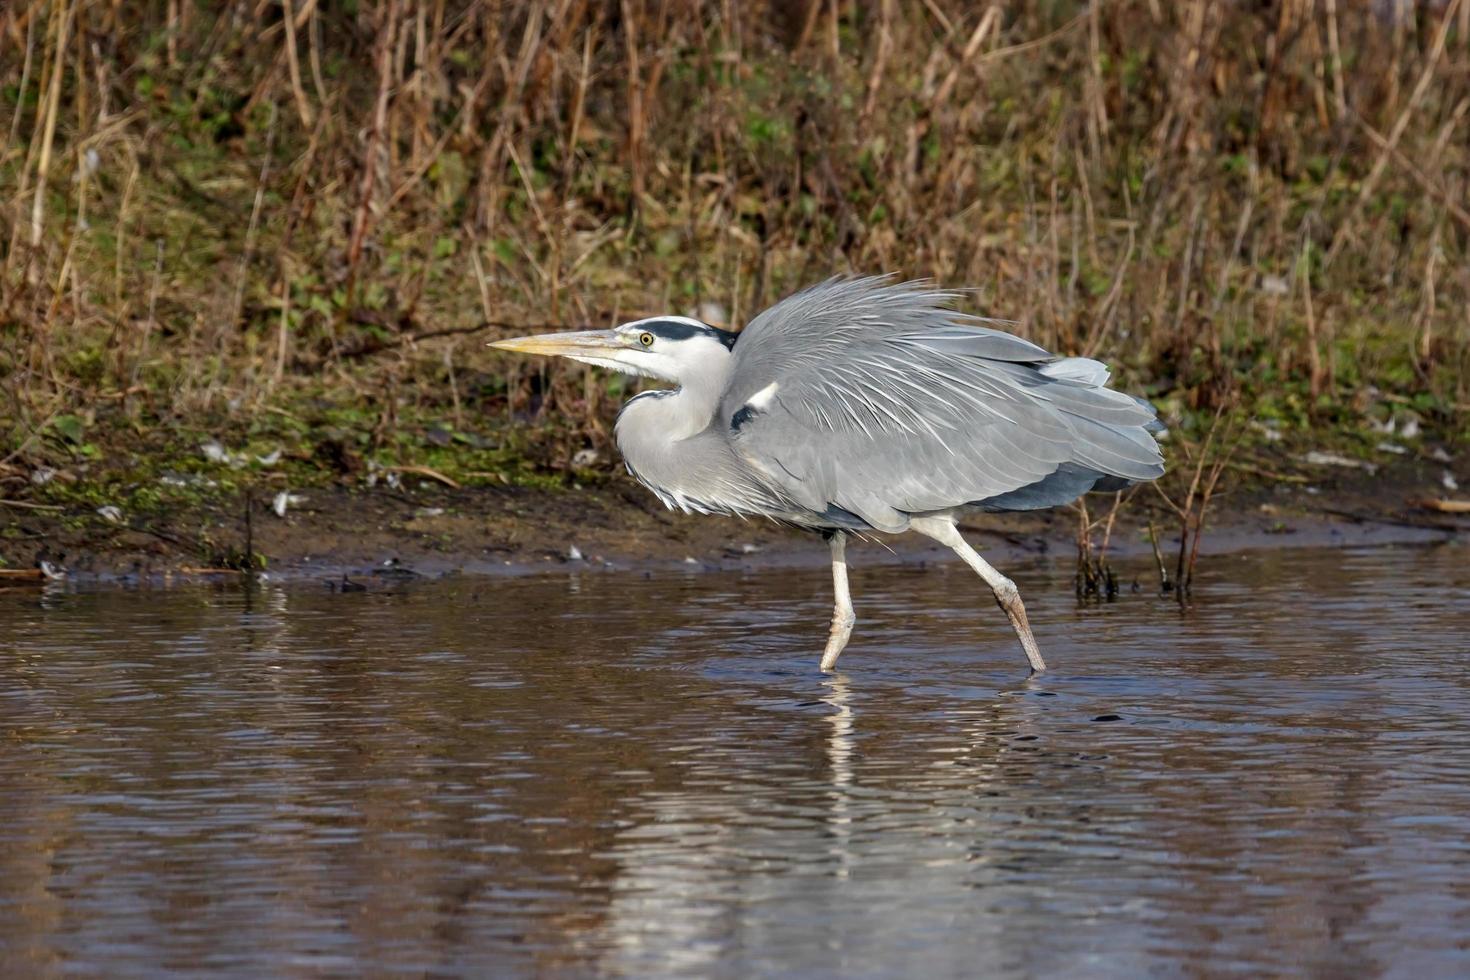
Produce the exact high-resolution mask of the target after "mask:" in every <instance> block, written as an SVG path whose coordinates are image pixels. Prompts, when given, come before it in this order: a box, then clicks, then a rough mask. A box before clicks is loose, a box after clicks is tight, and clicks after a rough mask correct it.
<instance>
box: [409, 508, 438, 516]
mask: <svg viewBox="0 0 1470 980" xmlns="http://www.w3.org/2000/svg"><path fill="white" fill-rule="evenodd" d="M413 516H414V517H443V516H444V508H443V507H420V508H419V509H418V510H416V511H414V512H413Z"/></svg>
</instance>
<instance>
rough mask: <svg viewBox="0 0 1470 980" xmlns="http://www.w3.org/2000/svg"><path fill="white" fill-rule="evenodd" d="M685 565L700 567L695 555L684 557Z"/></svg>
mask: <svg viewBox="0 0 1470 980" xmlns="http://www.w3.org/2000/svg"><path fill="white" fill-rule="evenodd" d="M684 564H686V565H698V564H699V562H697V561H695V560H694V556H693V555H685V556H684Z"/></svg>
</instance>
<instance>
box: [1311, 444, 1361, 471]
mask: <svg viewBox="0 0 1470 980" xmlns="http://www.w3.org/2000/svg"><path fill="white" fill-rule="evenodd" d="M1302 462H1304V463H1307V464H1308V465H1310V466H1342V467H1346V468H1348V469H1354V470H1367V471H1368V472H1369V473H1377V472H1378V466H1377V465H1376V464H1374V463H1369V462H1366V461H1364V460H1361V459H1349V458H1348V457H1346V456H1342V455H1339V454H1337V453H1322V452H1318V451H1317V450H1315V449H1314V450H1312V451H1311V452H1309V453H1307V454H1306V455H1305V456H1303V457H1302Z"/></svg>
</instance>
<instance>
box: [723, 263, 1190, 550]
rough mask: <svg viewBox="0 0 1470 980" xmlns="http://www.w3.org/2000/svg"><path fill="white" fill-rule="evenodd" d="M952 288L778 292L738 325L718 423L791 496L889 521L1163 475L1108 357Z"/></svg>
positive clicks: (1144, 410)
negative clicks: (1049, 341) (1094, 357)
mask: <svg viewBox="0 0 1470 980" xmlns="http://www.w3.org/2000/svg"><path fill="white" fill-rule="evenodd" d="M953 299H954V295H953V294H951V293H946V292H943V291H940V290H936V289H933V288H931V287H929V286H927V285H925V284H922V283H891V282H889V281H888V280H886V279H881V278H867V279H846V280H831V281H828V282H826V283H822V284H820V285H818V286H814V287H812V288H811V289H808V290H805V291H803V292H800V293H797V294H796V295H794V296H792V297H789V298H788V299H786V300H783V301H782V302H780V303H778V304H777V305H776V306H773V307H771V308H770V309H768V310H766V311H765V312H764V313H762V314H761V315H760V316H758V317H756V319H755V320H754V321H752V322H751V324H750V325H749V326H747V327H746V328H745V330H744V331H743V332H742V333H741V335H740V339H739V340H738V341H737V342H736V344H735V346H734V349H733V352H732V353H733V363H732V370H731V374H730V380H729V382H728V385H727V387H726V390H725V392H724V394H723V396H722V398H721V402H720V408H719V412H718V413H717V415H716V419H715V423H714V424H716V425H724V426H726V427H727V431H728V438H729V440H730V442H731V445H732V447H733V448H734V450H735V451H736V452H737V453H738V454H739V455H740V456H741V457H742V458H744V459H745V460H746V461H747V462H748V463H750V464H751V465H752V466H753V467H754V468H755V469H756V471H757V472H759V473H761V474H762V475H763V476H764V477H765V478H766V479H768V480H770V481H772V482H773V484H774V485H775V486H776V489H778V490H779V492H780V493H782V494H784V495H785V496H786V497H787V498H788V499H791V500H794V501H796V502H797V503H799V504H800V505H801V506H803V507H806V508H808V509H810V510H812V511H814V512H817V513H823V512H827V511H829V510H830V509H831V508H839V509H841V510H844V511H848V512H851V513H852V514H856V515H858V516H859V517H860V518H862V519H863V520H864V521H866V522H868V523H869V524H871V525H872V526H873V527H876V528H879V529H882V530H901V529H903V528H904V527H906V526H907V520H908V515H910V514H914V513H922V512H927V511H939V510H946V509H950V508H954V507H960V506H965V505H977V506H982V507H983V506H986V505H987V501H990V502H993V506H995V507H997V508H1002V507H1016V508H1024V507H1033V506H1051V505H1054V504H1055V503H1062V502H1066V501H1067V500H1071V499H1074V498H1075V497H1076V496H1077V495H1079V494H1080V493H1082V492H1085V491H1086V490H1088V489H1091V488H1092V486H1093V485H1094V484H1095V483H1096V482H1097V481H1099V480H1112V482H1118V481H1124V482H1126V481H1138V480H1150V479H1154V478H1156V477H1157V476H1159V475H1160V474H1161V473H1162V472H1163V459H1162V456H1161V455H1160V453H1159V449H1158V445H1157V443H1156V442H1155V441H1154V439H1153V437H1152V436H1151V435H1150V434H1149V431H1148V427H1149V426H1151V425H1156V424H1157V422H1156V416H1155V413H1154V411H1153V409H1152V408H1151V407H1150V406H1148V405H1147V404H1146V403H1144V402H1141V401H1139V400H1137V399H1134V398H1132V397H1131V396H1129V395H1126V394H1124V393H1122V392H1117V391H1113V390H1111V389H1109V388H1107V387H1105V383H1106V380H1107V369H1106V367H1105V366H1103V365H1101V364H1099V363H1098V362H1096V361H1090V360H1083V359H1080V358H1056V357H1054V356H1052V355H1051V354H1050V353H1048V352H1047V351H1046V350H1044V349H1043V348H1041V347H1038V346H1036V345H1035V344H1033V343H1031V342H1029V341H1027V340H1023V339H1021V338H1020V337H1016V336H1013V335H1011V334H1008V333H1004V332H1002V331H1000V330H997V329H993V328H992V327H988V326H985V325H984V324H985V323H989V322H996V321H983V320H980V319H978V318H975V317H969V316H964V315H962V314H958V313H956V312H954V311H953V310H951V309H949V308H948V304H949V303H950V302H951V301H952V300H953ZM773 383H774V384H775V388H774V391H775V392H776V393H775V394H774V395H773V396H771V397H769V399H759V400H758V401H760V402H761V403H760V404H759V405H756V404H754V403H752V402H751V399H752V398H753V397H755V396H756V395H757V394H758V393H761V392H765V391H767V390H768V389H770V387H771V385H772V384H773ZM737 413H739V414H741V416H742V418H741V421H740V425H739V426H738V428H736V427H732V426H731V425H730V423H731V421H732V420H733V419H734V417H735V415H736V414H737ZM1110 485H1111V484H1110ZM1059 497H1060V498H1062V499H1057V498H1059Z"/></svg>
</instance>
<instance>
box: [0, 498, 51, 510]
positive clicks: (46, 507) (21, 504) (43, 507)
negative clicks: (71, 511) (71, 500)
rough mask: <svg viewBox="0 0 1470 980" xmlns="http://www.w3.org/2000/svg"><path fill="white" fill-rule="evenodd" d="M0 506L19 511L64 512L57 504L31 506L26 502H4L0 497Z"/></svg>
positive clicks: (31, 504)
mask: <svg viewBox="0 0 1470 980" xmlns="http://www.w3.org/2000/svg"><path fill="white" fill-rule="evenodd" d="M0 506H4V507H19V508H20V509H21V510H66V508H65V507H61V506H59V505H57V504H33V503H31V502H30V501H28V500H6V499H5V498H3V497H0Z"/></svg>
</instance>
